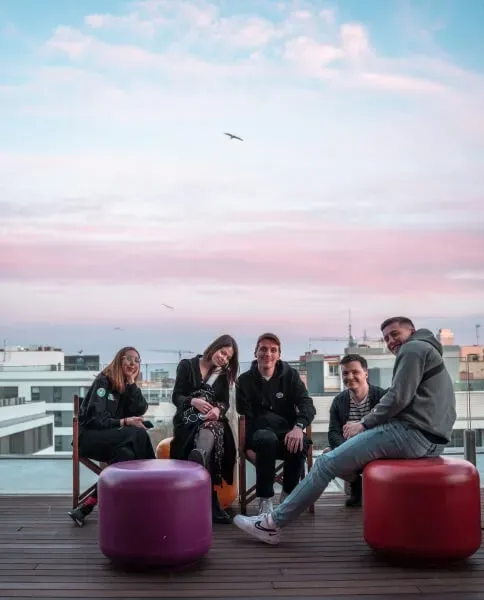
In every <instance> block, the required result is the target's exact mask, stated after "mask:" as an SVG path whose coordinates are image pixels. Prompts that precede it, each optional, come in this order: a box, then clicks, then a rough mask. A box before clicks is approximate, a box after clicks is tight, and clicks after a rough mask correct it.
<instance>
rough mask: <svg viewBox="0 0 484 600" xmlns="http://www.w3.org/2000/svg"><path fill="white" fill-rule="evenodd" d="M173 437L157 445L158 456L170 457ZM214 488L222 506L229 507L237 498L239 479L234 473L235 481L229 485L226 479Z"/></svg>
mask: <svg viewBox="0 0 484 600" xmlns="http://www.w3.org/2000/svg"><path fill="white" fill-rule="evenodd" d="M172 439H173V438H171V437H170V438H165V439H164V440H161V442H160V443H159V444H158V446H157V447H156V457H157V458H170V444H171V440H172ZM214 490H215V491H216V492H217V496H218V501H219V502H220V504H221V506H222V508H228V507H229V506H231V505H232V504H233V503H234V501H235V499H236V498H237V491H238V490H237V479H236V476H235V473H234V482H233V483H232V485H229V484H228V483H226V482H225V481H223V482H222V484H221V485H216V486H214Z"/></svg>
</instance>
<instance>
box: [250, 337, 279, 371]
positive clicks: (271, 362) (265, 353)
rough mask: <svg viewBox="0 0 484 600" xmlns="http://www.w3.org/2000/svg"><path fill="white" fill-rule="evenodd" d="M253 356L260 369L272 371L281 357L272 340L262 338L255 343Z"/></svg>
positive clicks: (276, 345) (277, 347)
mask: <svg viewBox="0 0 484 600" xmlns="http://www.w3.org/2000/svg"><path fill="white" fill-rule="evenodd" d="M255 357H256V359H257V365H258V367H259V370H260V371H262V372H264V373H272V372H273V371H274V369H275V367H276V363H277V361H278V360H279V358H280V357H281V349H280V347H279V346H278V344H277V343H276V342H275V341H274V340H271V339H270V338H262V339H261V340H259V343H258V344H257V348H256V351H255Z"/></svg>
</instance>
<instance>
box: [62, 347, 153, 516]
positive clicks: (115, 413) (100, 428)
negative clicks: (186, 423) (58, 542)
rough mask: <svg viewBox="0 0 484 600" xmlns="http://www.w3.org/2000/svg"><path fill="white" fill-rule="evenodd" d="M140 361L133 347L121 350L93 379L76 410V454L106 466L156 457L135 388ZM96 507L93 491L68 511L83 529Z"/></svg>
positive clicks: (143, 404)
mask: <svg viewBox="0 0 484 600" xmlns="http://www.w3.org/2000/svg"><path fill="white" fill-rule="evenodd" d="M140 364H141V359H140V355H139V352H138V351H137V350H136V348H133V347H132V346H126V347H125V348H121V350H119V351H118V352H117V353H116V356H115V357H114V359H113V360H112V362H111V363H110V364H109V365H108V366H107V367H106V368H105V369H104V370H103V371H101V373H99V375H98V376H97V377H96V379H95V380H94V382H93V383H92V385H91V387H90V388H89V390H88V392H87V394H86V397H85V398H84V399H83V400H82V402H81V405H80V407H79V455H80V456H82V457H85V458H91V459H94V460H99V461H101V462H105V463H108V464H113V463H117V462H123V461H127V460H136V459H148V458H155V453H154V451H153V445H152V443H151V440H150V437H149V435H148V433H147V431H146V427H145V425H144V423H143V417H142V415H144V413H145V412H146V410H147V409H148V403H147V402H146V400H145V399H144V397H143V394H142V393H141V390H140V388H139V387H138V386H137V385H136V384H137V381H139V379H140ZM96 504H97V491H96V490H95V491H94V492H93V493H92V494H91V495H90V496H89V497H88V498H86V500H84V501H83V502H82V503H81V504H80V505H79V506H77V507H76V508H75V509H73V510H71V511H70V512H69V516H70V517H71V518H72V519H73V520H74V522H75V523H76V524H77V525H79V527H82V526H83V525H84V519H85V518H86V517H87V515H88V514H90V513H91V512H92V510H93V508H94V507H95V506H96Z"/></svg>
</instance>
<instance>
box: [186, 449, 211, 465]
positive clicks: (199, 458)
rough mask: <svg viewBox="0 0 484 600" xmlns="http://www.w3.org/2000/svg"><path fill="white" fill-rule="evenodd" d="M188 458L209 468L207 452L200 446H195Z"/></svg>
mask: <svg viewBox="0 0 484 600" xmlns="http://www.w3.org/2000/svg"><path fill="white" fill-rule="evenodd" d="M188 460H190V461H192V462H195V463H197V464H199V465H201V466H202V467H205V468H207V464H206V458H205V452H204V451H203V450H200V448H194V449H193V450H192V451H191V452H190V454H189V455H188Z"/></svg>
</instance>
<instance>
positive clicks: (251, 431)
mask: <svg viewBox="0 0 484 600" xmlns="http://www.w3.org/2000/svg"><path fill="white" fill-rule="evenodd" d="M255 357H256V360H254V361H253V362H252V366H251V368H250V370H249V371H246V372H245V373H242V375H240V377H239V378H238V381H237V385H236V404H237V412H238V413H239V414H240V415H244V416H245V418H246V440H245V447H246V448H247V449H250V450H253V451H254V452H255V455H256V494H257V497H258V498H259V514H264V513H267V512H271V511H272V497H273V496H274V477H275V468H276V460H277V459H282V460H284V472H283V490H282V493H281V502H282V501H283V500H284V498H285V497H286V496H287V495H289V494H290V493H291V492H292V490H293V489H294V488H295V487H296V485H297V484H298V482H299V479H300V475H301V472H302V469H303V468H304V459H305V454H306V452H307V448H308V445H309V444H310V443H312V442H311V440H308V438H307V436H306V435H305V434H304V432H303V430H304V428H305V427H307V426H308V425H309V424H310V423H311V422H312V420H313V419H314V416H315V414H316V411H315V409H314V404H313V401H312V398H310V396H309V395H308V392H307V389H306V386H305V385H304V383H303V382H302V381H301V378H300V377H299V373H298V372H297V371H296V369H293V368H292V367H290V366H289V364H288V363H287V362H284V361H282V360H280V357H281V342H280V340H279V338H278V337H277V336H276V335H275V334H273V333H263V334H262V335H260V336H259V339H258V340H257V344H256V347H255Z"/></svg>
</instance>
